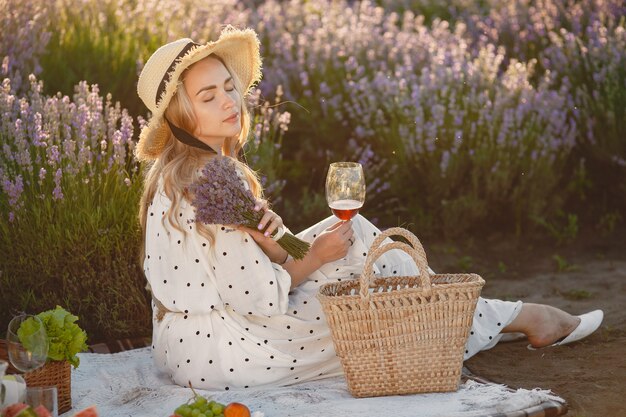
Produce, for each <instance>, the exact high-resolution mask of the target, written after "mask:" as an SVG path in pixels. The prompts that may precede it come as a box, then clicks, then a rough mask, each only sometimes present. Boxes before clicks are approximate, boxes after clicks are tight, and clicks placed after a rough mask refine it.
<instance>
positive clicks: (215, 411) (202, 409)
mask: <svg viewBox="0 0 626 417" xmlns="http://www.w3.org/2000/svg"><path fill="white" fill-rule="evenodd" d="M190 401H191V402H189V401H188V402H186V403H185V404H181V405H179V406H178V407H177V408H176V410H174V416H178V417H220V416H221V417H223V414H222V413H223V412H224V404H221V403H218V402H217V401H213V400H211V401H209V400H207V399H206V398H204V397H203V396H201V395H198V394H195V396H194V397H193V398H192V399H191V400H190Z"/></svg>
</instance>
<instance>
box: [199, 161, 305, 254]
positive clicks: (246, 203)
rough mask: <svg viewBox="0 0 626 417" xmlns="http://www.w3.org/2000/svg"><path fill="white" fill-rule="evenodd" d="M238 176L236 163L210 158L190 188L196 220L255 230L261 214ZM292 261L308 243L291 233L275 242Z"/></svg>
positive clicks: (303, 252) (302, 251)
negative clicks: (241, 226) (256, 209)
mask: <svg viewBox="0 0 626 417" xmlns="http://www.w3.org/2000/svg"><path fill="white" fill-rule="evenodd" d="M244 181H245V180H244V179H243V178H241V177H240V174H239V172H238V170H237V164H236V162H235V160H233V159H232V158H229V157H215V158H212V159H211V160H210V161H209V162H208V163H207V164H206V165H205V166H204V168H203V169H202V176H201V177H200V178H199V179H198V181H196V182H195V183H193V184H192V185H191V186H190V187H189V191H190V192H191V193H192V195H193V201H192V203H191V204H192V205H193V206H194V207H195V209H196V220H197V221H200V222H202V223H205V224H225V225H243V226H246V227H249V228H252V229H255V228H256V226H257V224H258V223H259V222H260V221H261V218H262V217H263V212H261V211H255V210H254V206H255V204H256V198H255V197H254V195H253V194H252V192H251V191H250V189H249V188H248V187H246V186H245V182H244ZM277 243H278V244H279V245H280V246H281V247H283V248H284V249H285V250H286V251H287V253H289V255H291V256H292V257H293V258H294V259H302V258H303V257H304V255H306V253H307V251H308V249H309V244H308V243H307V242H304V241H302V240H300V239H298V238H297V237H295V236H294V235H292V234H291V233H285V234H284V235H283V237H281V238H280V239H278V240H277Z"/></svg>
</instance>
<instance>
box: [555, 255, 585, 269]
mask: <svg viewBox="0 0 626 417" xmlns="http://www.w3.org/2000/svg"><path fill="white" fill-rule="evenodd" d="M552 259H554V261H555V262H556V265H557V271H558V272H569V271H575V270H577V269H579V266H578V265H575V264H570V263H569V262H568V261H567V260H566V259H565V258H564V257H562V256H560V255H558V254H554V255H553V256H552Z"/></svg>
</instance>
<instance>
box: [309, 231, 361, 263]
mask: <svg viewBox="0 0 626 417" xmlns="http://www.w3.org/2000/svg"><path fill="white" fill-rule="evenodd" d="M353 235H354V230H352V221H347V222H344V221H339V222H337V223H335V224H333V225H332V226H330V227H329V228H327V229H326V230H324V231H323V232H322V233H320V234H319V235H318V236H317V238H316V239H315V240H314V241H313V244H312V245H311V249H310V251H311V253H312V254H313V256H315V257H316V258H317V259H318V260H319V261H320V262H321V263H322V265H324V264H327V263H328V262H332V261H336V260H337V259H341V258H343V257H344V256H346V255H347V254H348V249H350V246H352V245H353V244H354V238H353Z"/></svg>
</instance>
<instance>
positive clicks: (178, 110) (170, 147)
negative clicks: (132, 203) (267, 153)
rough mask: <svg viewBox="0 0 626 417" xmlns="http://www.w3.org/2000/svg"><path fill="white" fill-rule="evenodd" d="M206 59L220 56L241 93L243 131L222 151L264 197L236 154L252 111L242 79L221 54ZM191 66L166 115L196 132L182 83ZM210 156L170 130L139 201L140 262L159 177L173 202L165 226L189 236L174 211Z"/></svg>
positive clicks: (203, 231)
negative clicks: (248, 104) (248, 106)
mask: <svg viewBox="0 0 626 417" xmlns="http://www.w3.org/2000/svg"><path fill="white" fill-rule="evenodd" d="M204 59H217V60H218V61H220V62H222V64H223V65H224V67H226V69H227V70H228V72H229V73H230V74H231V76H232V77H233V81H234V85H235V89H236V90H237V91H238V92H239V94H240V95H241V132H240V133H239V135H237V136H234V137H231V138H227V139H226V140H225V141H224V145H223V147H222V154H223V155H226V156H229V157H231V158H233V159H235V160H236V161H237V164H238V166H239V168H240V169H241V170H242V172H243V173H244V174H245V176H246V178H247V180H248V183H249V184H250V190H251V191H252V193H253V194H254V195H255V196H256V197H257V198H262V197H263V190H262V187H261V183H260V181H259V177H258V175H257V174H256V173H255V172H254V171H253V170H252V169H250V167H248V166H247V165H246V164H244V163H242V162H240V161H238V160H237V155H238V154H239V152H240V151H241V149H242V148H243V146H244V144H245V143H246V141H247V139H248V134H249V131H250V113H249V111H248V109H247V107H246V105H245V99H244V94H243V91H242V90H243V88H242V86H241V82H240V81H239V79H238V78H237V77H236V75H235V74H234V73H233V72H232V71H230V70H229V69H228V66H226V64H225V63H224V61H222V60H221V59H220V58H219V57H218V56H216V55H209V56H207V57H206V58H204ZM194 65H195V64H194ZM192 67H193V65H191V66H189V68H192ZM189 68H187V70H185V72H183V73H182V74H181V76H180V79H179V81H178V86H177V90H176V94H175V95H174V97H173V98H172V100H171V101H170V104H169V105H168V107H167V109H166V110H165V116H166V117H167V118H168V120H169V121H170V122H171V123H173V124H174V125H175V126H178V127H180V128H181V129H183V130H185V131H187V132H194V131H195V130H196V127H197V122H196V119H195V116H194V112H193V105H192V103H191V100H190V99H189V96H188V95H187V92H186V91H185V87H184V86H183V82H184V80H185V76H186V74H187V71H188V70H189ZM211 157H215V156H214V155H213V156H212V155H211V154H209V153H208V152H206V151H203V150H201V149H197V148H194V147H191V146H188V145H185V144H183V143H181V142H180V141H179V140H177V139H176V138H175V137H174V135H173V134H172V132H171V131H170V132H169V138H168V140H167V144H166V145H165V147H164V149H163V152H162V153H161V155H159V157H158V158H157V159H156V160H154V161H152V162H151V165H149V167H148V170H147V173H146V176H145V179H144V190H143V194H142V196H141V200H140V202H139V223H140V225H141V229H142V233H143V238H142V244H141V249H140V253H139V255H140V263H141V264H143V260H144V257H145V242H146V223H147V217H148V208H149V207H150V203H151V202H152V200H153V198H154V195H155V194H156V191H157V189H158V185H159V179H161V178H162V179H163V191H164V192H165V195H166V196H167V198H169V199H170V201H171V202H172V205H171V206H170V208H169V210H168V211H167V212H166V213H165V215H164V216H163V218H162V219H161V222H163V225H164V226H165V227H167V226H166V225H165V221H166V219H167V222H168V223H169V225H170V226H171V227H173V228H174V229H176V230H178V231H180V232H182V233H183V236H185V237H186V236H187V231H186V230H185V229H186V228H185V227H183V225H182V224H181V223H180V218H179V217H178V216H176V215H175V214H176V213H177V212H178V209H179V207H180V203H181V202H182V201H183V200H186V201H187V202H188V203H191V200H192V196H191V195H190V193H189V191H188V187H189V186H190V185H191V184H192V183H193V182H194V181H196V180H197V179H198V177H199V172H198V168H201V167H202V166H203V165H204V164H205V163H206V161H207V160H208V158H211ZM196 227H197V230H198V233H200V235H202V236H203V237H204V238H206V239H207V240H208V241H209V242H210V244H211V247H214V243H215V236H214V234H213V232H212V231H211V230H210V229H209V228H208V227H207V226H206V225H204V224H202V223H197V224H196Z"/></svg>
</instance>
